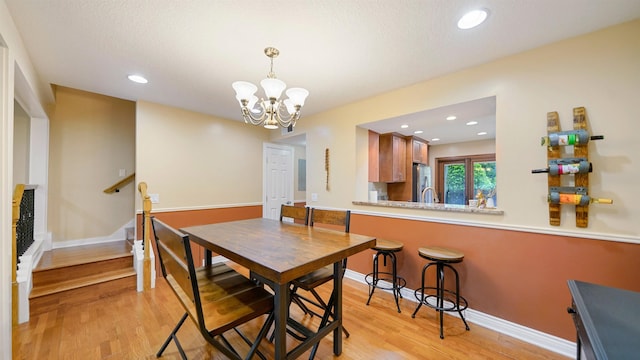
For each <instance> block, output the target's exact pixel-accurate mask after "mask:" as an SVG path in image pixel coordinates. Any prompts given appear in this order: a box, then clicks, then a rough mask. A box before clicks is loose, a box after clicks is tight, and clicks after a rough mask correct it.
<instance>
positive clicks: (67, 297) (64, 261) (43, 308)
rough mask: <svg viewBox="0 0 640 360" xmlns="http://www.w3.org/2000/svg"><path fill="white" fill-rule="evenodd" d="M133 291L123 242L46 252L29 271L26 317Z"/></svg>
mask: <svg viewBox="0 0 640 360" xmlns="http://www.w3.org/2000/svg"><path fill="white" fill-rule="evenodd" d="M124 291H136V272H135V270H134V268H133V255H132V253H131V244H130V243H129V242H128V241H126V240H122V241H116V242H109V243H105V244H96V245H83V246H75V247H70V248H61V249H54V250H51V251H46V252H44V253H43V255H42V259H41V260H40V263H39V264H38V266H37V267H36V268H35V269H34V270H33V289H32V290H31V294H30V295H29V314H30V316H35V315H38V314H41V313H44V312H48V311H52V310H55V309H60V308H61V307H66V306H73V305H75V304H80V303H87V302H91V301H94V300H97V299H101V298H105V297H109V296H112V295H116V294H119V293H121V292H124Z"/></svg>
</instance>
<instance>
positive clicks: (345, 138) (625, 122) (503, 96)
mask: <svg viewBox="0 0 640 360" xmlns="http://www.w3.org/2000/svg"><path fill="white" fill-rule="evenodd" d="M638 37H640V20H637V21H634V22H629V23H625V24H621V25H618V26H615V27H611V28H608V29H605V30H602V31H598V32H595V33H592V34H588V35H585V36H580V37H577V38H573V39H569V40H565V41H561V42H558V43H554V44H551V45H548V46H544V47H541V48H538V49H535V50H532V51H528V52H524V53H521V54H518V55H515V56H510V57H507V58H503V59H500V60H497V61H494V62H491V63H487V64H484V65H480V66H476V67H473V68H469V69H466V70H463V71H460V72H456V73H453V74H450V75H447V76H443V77H440V78H436V79H433V80H429V81H425V82H421V83H418V84H416V85H414V86H411V87H407V88H403V89H399V90H397V91H394V92H389V93H385V94H381V95H379V96H377V97H373V98H369V99H366V100H363V101H360V102H357V103H353V104H350V105H347V106H343V107H340V108H336V109H333V110H331V111H327V112H325V113H321V114H317V115H314V116H307V117H304V118H303V119H301V120H300V121H299V122H298V124H297V125H296V130H297V131H298V132H299V133H306V136H307V156H308V158H307V162H308V164H314V163H322V161H324V160H323V156H324V149H325V148H329V149H331V152H332V154H340V156H333V157H332V158H331V168H332V169H333V170H332V173H331V178H332V186H331V190H330V191H326V190H325V189H324V180H323V179H324V169H323V167H318V166H315V167H314V166H309V167H308V174H307V180H308V181H307V193H308V194H311V193H314V192H316V193H318V194H319V195H318V197H319V201H318V202H316V203H311V205H315V206H327V207H338V208H355V209H358V210H362V211H376V212H377V211H379V210H380V208H368V207H365V206H354V205H352V204H351V201H352V200H361V201H362V200H366V199H367V181H366V178H367V176H366V173H364V175H363V171H366V164H364V165H363V159H366V155H364V154H365V153H366V151H367V148H366V144H367V141H366V131H358V133H357V136H356V126H357V125H358V124H362V123H367V122H371V121H376V120H382V119H386V118H390V117H395V116H399V115H403V114H406V113H413V112H417V111H422V110H428V109H431V108H436V107H440V106H445V105H450V104H455V103H459V102H464V101H469V100H473V99H478V98H483V97H487V96H496V97H497V98H496V127H497V139H496V153H497V155H496V156H497V159H496V160H497V167H498V169H499V171H498V178H497V186H498V189H499V193H500V209H502V210H504V215H503V216H493V215H486V216H485V215H475V214H459V213H448V212H447V213H445V212H442V213H434V212H428V214H426V213H425V212H420V211H417V210H389V211H388V213H399V214H407V215H411V216H416V217H421V216H425V217H426V216H429V217H434V218H442V219H443V220H446V221H449V220H454V221H458V220H459V221H465V222H471V223H474V222H477V223H482V224H488V225H489V226H492V225H499V226H507V227H513V228H519V229H524V230H533V231H542V232H551V233H554V232H558V231H560V232H562V233H565V234H575V235H576V236H586V237H596V238H598V237H607V238H613V239H618V238H619V239H621V240H623V241H632V242H638V241H639V238H638V236H639V235H640V228H639V227H638V226H637V223H636V220H637V219H638V218H640V207H638V206H635V205H634V204H635V202H636V200H635V199H637V198H638V196H639V195H640V194H639V188H638V186H637V179H638V178H640V166H638V162H639V161H640V142H639V141H637V140H636V139H635V138H636V137H637V134H638V130H640V126H639V125H638V124H639V123H638V121H637V116H636V115H635V109H636V103H637V96H638V94H640V66H638V59H640V43H639V42H638V41H637V39H638ZM310 101H313V100H311V99H310ZM316 101H321V100H320V99H318V100H316ZM578 106H584V107H585V108H586V111H587V119H588V123H589V128H590V129H591V132H592V133H593V134H603V135H605V140H603V141H597V142H591V143H590V144H589V150H590V160H591V161H592V162H593V164H594V172H593V174H591V176H590V179H591V184H590V193H591V194H592V195H593V196H596V197H605V198H612V199H613V200H614V205H609V206H607V205H592V206H590V219H589V220H590V223H589V227H588V228H587V229H577V228H576V227H575V215H574V209H573V208H572V207H571V206H563V208H562V224H561V226H559V227H552V226H550V225H549V221H548V207H547V202H546V197H547V179H546V177H545V176H542V175H532V174H531V169H534V168H539V167H544V165H545V163H546V150H545V149H544V148H542V147H541V146H540V141H539V139H540V136H542V135H545V134H546V114H547V112H550V111H557V112H558V113H559V115H560V121H561V127H562V129H571V128H572V109H573V108H574V107H578ZM356 160H357V161H356ZM337 179H339V181H337ZM353 184H356V185H355V189H354V185H353Z"/></svg>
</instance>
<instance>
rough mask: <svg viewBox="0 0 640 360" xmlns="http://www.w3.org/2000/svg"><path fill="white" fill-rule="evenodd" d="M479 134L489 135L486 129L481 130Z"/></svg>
mask: <svg viewBox="0 0 640 360" xmlns="http://www.w3.org/2000/svg"><path fill="white" fill-rule="evenodd" d="M478 135H480V136H482V135H487V132H486V131H480V132H479V133H478Z"/></svg>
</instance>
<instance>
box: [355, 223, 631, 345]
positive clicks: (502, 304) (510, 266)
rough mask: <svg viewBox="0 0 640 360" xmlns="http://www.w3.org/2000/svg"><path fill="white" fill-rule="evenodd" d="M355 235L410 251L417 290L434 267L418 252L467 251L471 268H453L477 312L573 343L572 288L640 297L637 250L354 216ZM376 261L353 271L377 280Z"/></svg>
mask: <svg viewBox="0 0 640 360" xmlns="http://www.w3.org/2000/svg"><path fill="white" fill-rule="evenodd" d="M351 232H352V233H356V234H364V235H371V236H376V237H378V238H386V239H389V240H394V241H399V242H401V243H403V244H404V248H403V250H402V251H401V252H400V253H398V273H399V275H400V276H402V277H404V278H405V279H406V280H407V288H411V289H416V288H417V287H419V283H420V276H421V271H422V267H423V266H424V265H425V264H426V263H427V260H425V259H422V258H420V257H419V256H418V248H419V247H423V246H436V245H437V246H445V247H452V248H455V249H457V250H460V251H462V252H463V253H464V254H465V258H464V261H463V262H462V263H459V264H455V265H454V266H455V267H456V269H457V270H458V272H459V274H460V277H461V285H460V286H461V293H462V295H463V296H464V297H465V298H466V299H467V300H468V302H469V307H470V308H471V309H474V310H477V311H480V312H482V313H485V314H489V315H492V316H495V317H498V318H501V319H504V320H507V321H510V322H513V323H517V324H520V325H522V326H526V327H529V328H532V329H536V330H539V331H542V332H544V333H547V334H551V335H554V336H558V337H561V338H564V339H567V340H570V341H575V327H574V325H573V322H572V320H571V317H570V316H569V315H568V314H567V310H566V309H567V307H568V306H569V305H571V294H570V293H569V289H568V287H567V280H570V279H575V280H581V281H586V282H591V283H596V284H600V285H605V286H612V287H617V288H622V289H627V290H632V291H640V277H639V275H638V274H640V261H638V259H640V245H638V244H629V243H621V242H614V241H605V240H594V239H583V238H575V237H567V236H554V235H546V234H538V233H527V232H520V231H510V230H499V229H489V228H482V227H474V226H463V225H451V224H442V223H435V222H428V221H416V220H407V219H396V218H387V217H382V216H370V215H361V214H352V215H351ZM373 254H374V252H373V250H368V251H365V252H362V253H360V254H357V255H355V256H353V257H351V258H349V268H350V269H352V270H354V271H357V272H360V273H363V274H366V273H369V272H371V267H372V255H373ZM429 271H431V270H429ZM433 276H435V275H433V274H432V275H431V276H429V277H428V280H430V281H431V284H433ZM445 276H449V274H446V275H445ZM450 279H452V278H450ZM405 304H406V302H405ZM421 311H422V310H421Z"/></svg>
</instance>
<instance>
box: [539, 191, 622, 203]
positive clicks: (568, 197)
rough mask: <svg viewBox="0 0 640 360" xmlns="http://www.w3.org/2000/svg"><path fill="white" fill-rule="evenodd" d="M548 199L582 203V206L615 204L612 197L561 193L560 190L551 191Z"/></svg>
mask: <svg viewBox="0 0 640 360" xmlns="http://www.w3.org/2000/svg"><path fill="white" fill-rule="evenodd" d="M548 200H549V202H550V203H552V204H571V205H580V206H585V205H589V204H592V203H595V204H613V200H611V199H598V198H592V197H590V196H589V195H581V194H566V193H559V192H551V193H550V194H549V197H548Z"/></svg>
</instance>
